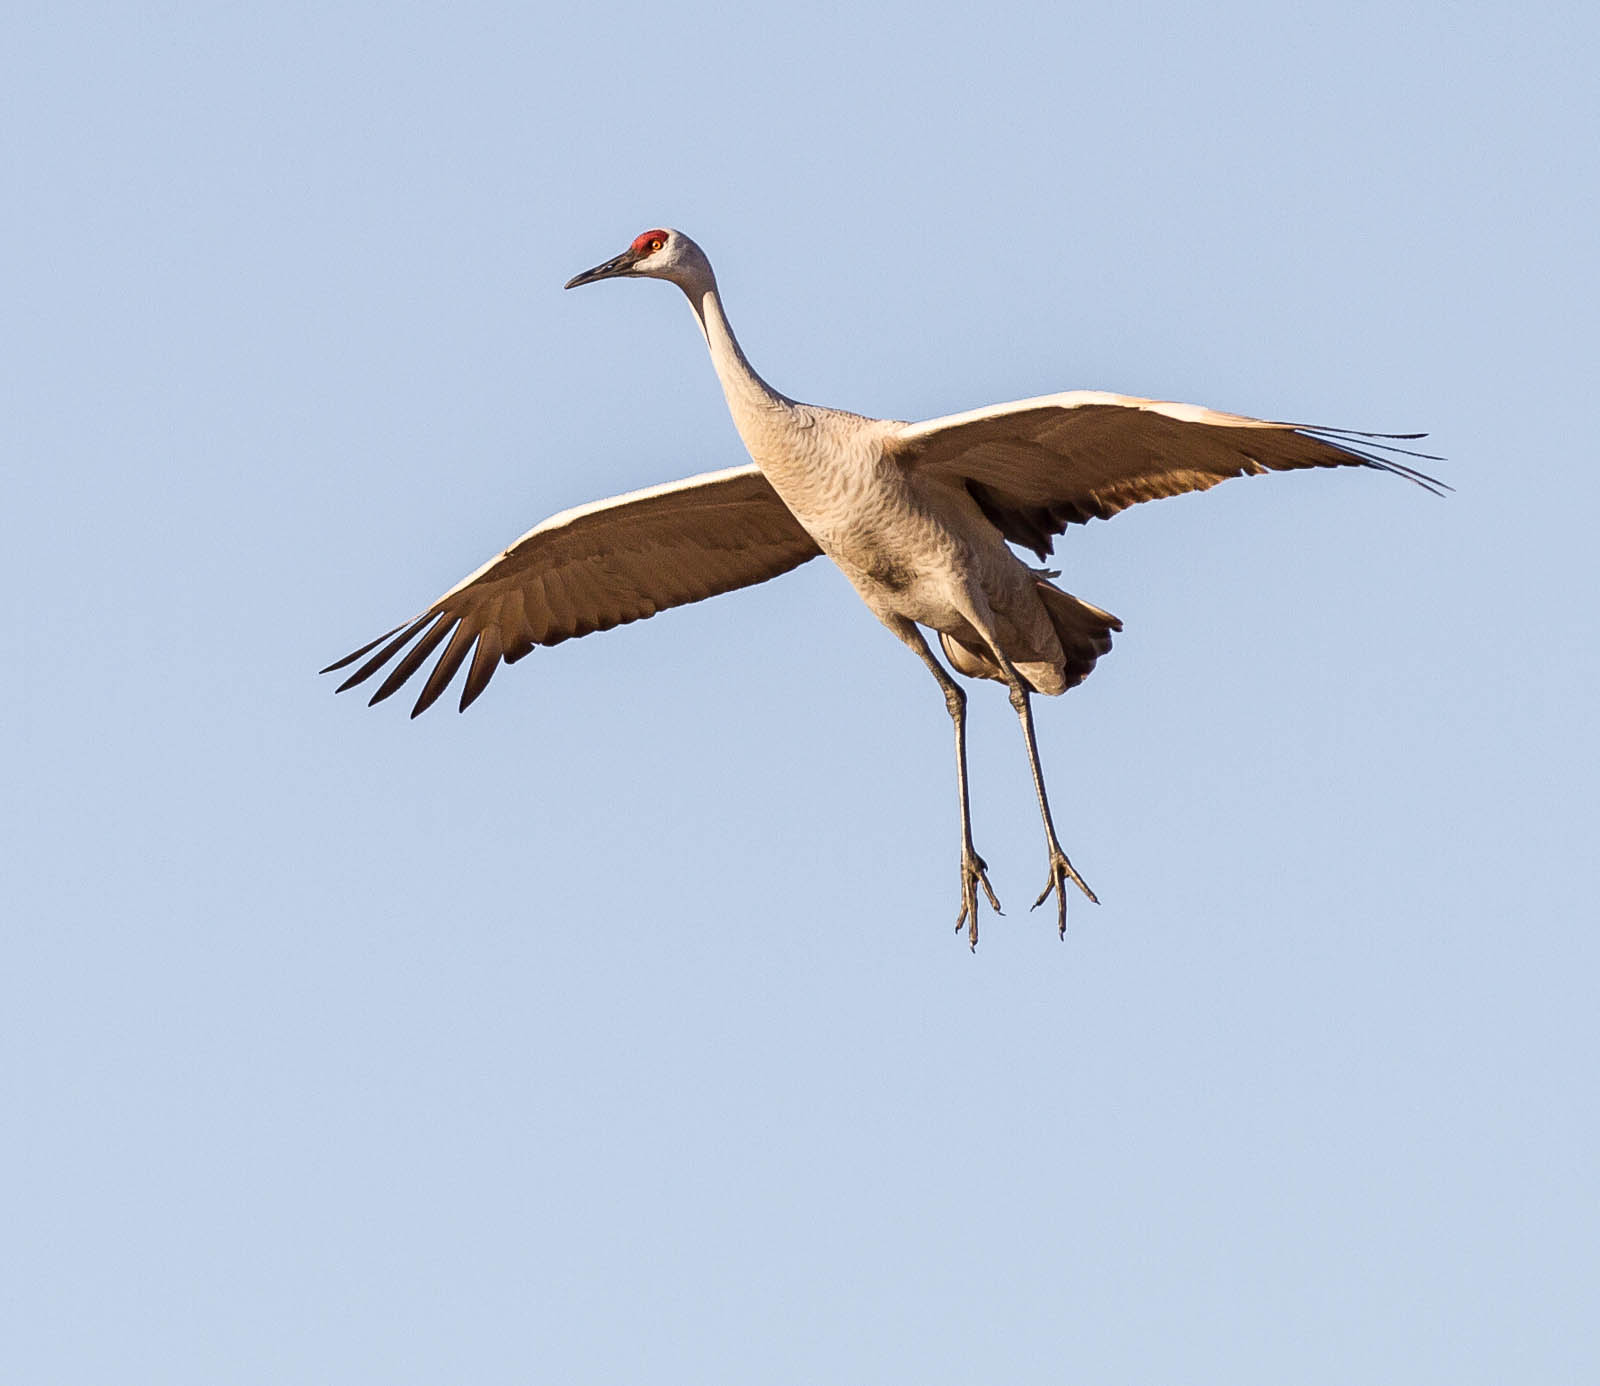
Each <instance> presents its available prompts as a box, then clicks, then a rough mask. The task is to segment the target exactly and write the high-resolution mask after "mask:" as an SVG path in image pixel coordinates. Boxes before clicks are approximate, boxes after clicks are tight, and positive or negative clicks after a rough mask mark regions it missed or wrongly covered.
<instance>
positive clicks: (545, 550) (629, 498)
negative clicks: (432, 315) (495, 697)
mask: <svg viewBox="0 0 1600 1386" xmlns="http://www.w3.org/2000/svg"><path fill="white" fill-rule="evenodd" d="M820 552H821V550H820V549H818V548H817V545H816V541H815V540H813V539H812V537H811V536H810V535H809V534H807V533H806V532H805V530H803V529H802V528H801V527H800V522H799V521H798V520H796V519H795V518H794V516H793V515H792V514H790V512H789V509H788V507H787V506H785V505H784V503H783V502H782V501H781V500H779V499H778V494H777V492H776V491H774V490H773V489H772V486H771V485H770V484H769V483H768V481H767V479H766V478H765V477H764V476H762V475H761V472H760V471H759V470H758V469H757V468H756V467H754V466H745V467H734V468H731V469H730V470H728V471H724V472H708V473H706V474H705V475H703V476H695V477H690V478H688V479H687V480H685V481H675V482H672V483H671V484H669V485H666V486H654V487H651V488H650V489H648V490H645V491H633V492H630V493H629V494H628V495H625V496H615V497H613V498H612V499H610V500H603V501H596V502H595V503H594V504H592V505H583V506H579V507H577V508H576V509H574V510H566V511H563V512H562V513H561V514H559V515H554V516H552V517H551V518H550V519H548V520H546V521H545V522H544V523H543V524H541V525H539V526H537V527H536V528H534V529H531V530H529V531H528V532H527V533H526V534H524V535H523V536H522V538H520V539H518V540H517V542H516V543H514V544H513V545H512V546H511V547H510V548H508V549H507V550H506V551H505V552H504V553H502V554H501V555H500V556H499V557H497V558H494V559H492V560H491V561H490V562H488V563H485V564H484V565H483V567H481V568H479V569H478V571H477V572H475V573H473V574H472V575H471V576H470V577H467V578H464V579H463V580H462V581H461V582H459V583H457V584H456V585H455V586H454V587H452V588H451V589H450V590H449V591H448V592H446V593H445V594H444V596H442V597H440V598H439V600H438V601H436V602H434V603H433V605H432V606H430V607H429V608H428V609H427V610H426V611H424V612H423V613H422V614H421V615H420V616H418V617H417V618H416V619H415V620H413V621H410V622H407V623H406V624H405V625H403V626H396V627H395V628H394V629H393V630H391V631H389V632H387V633H386V634H384V635H380V636H379V637H378V638H377V639H376V640H374V641H372V642H371V643H370V644H367V645H363V646H362V647H361V648H360V649H359V650H356V651H355V652H354V653H352V654H348V655H346V656H345V657H344V658H343V659H341V660H338V661H337V662H336V663H333V664H330V665H329V666H328V667H327V668H326V669H324V670H323V671H322V672H323V673H325V674H326V673H331V672H332V671H333V670H335V669H342V668H344V667H345V666H346V665H349V664H354V663H355V662H356V661H357V660H360V659H363V658H364V660H365V662H364V663H362V664H361V665H360V666H359V667H358V668H357V669H356V670H355V672H354V673H352V674H351V675H350V676H349V677H348V678H346V679H345V681H344V682H343V683H341V684H340V685H339V690H338V691H339V692H341V693H342V692H344V690H345V689H347V688H353V687H355V686H356V685H357V684H359V683H364V682H365V681H366V680H367V679H369V678H371V677H372V676H373V675H374V674H376V673H377V672H378V671H379V670H380V669H382V668H383V667H384V666H385V665H388V664H389V663H390V662H391V661H394V667H393V668H392V669H390V670H389V673H388V675H387V677H385V679H384V681H383V682H382V683H381V684H379V685H378V689H377V691H376V692H375V693H374V694H373V695H372V699H371V701H372V702H374V703H378V702H382V701H383V700H384V699H385V698H387V697H388V696H389V695H390V694H392V693H393V692H395V690H396V689H398V688H399V687H400V686H401V685H402V684H403V683H405V682H406V681H407V680H408V679H409V678H411V676H412V675H413V674H415V673H416V672H417V670H418V669H420V668H421V667H422V666H423V665H424V664H425V663H427V661H428V660H429V659H430V658H431V657H432V655H433V653H434V651H435V650H437V649H439V647H440V646H441V645H442V646H443V647H444V649H443V653H442V654H440V655H439V657H438V659H437V661H436V662H435V663H434V666H433V671H432V672H431V673H430V674H429V676H428V681H427V682H426V683H425V684H424V685H423V688H422V692H421V694H420V695H419V696H418V698H417V702H416V706H415V707H413V708H412V710H411V715H412V716H413V717H415V716H416V715H417V714H418V713H419V712H423V711H425V710H426V709H427V708H429V707H431V706H432V705H433V703H434V702H435V700H437V698H438V697H439V695H440V694H441V693H443V692H444V690H445V688H446V686H447V685H448V684H449V683H450V680H451V679H452V678H453V677H454V676H455V674H456V671H457V670H459V669H460V667H461V666H462V664H464V663H466V661H467V657H468V656H469V655H470V656H471V658H472V663H471V667H470V668H469V669H468V671H467V681H466V685H465V686H464V687H463V688H462V690H461V710H462V711H463V712H465V711H466V710H467V707H468V706H469V705H470V704H471V703H472V702H473V700H474V699H476V698H477V696H478V695H479V694H480V693H482V692H483V690H484V688H485V687H486V686H487V685H488V683H489V680H490V678H492V677H493V675H494V671H495V670H496V669H497V668H498V667H499V666H500V663H501V661H502V660H503V661H504V662H505V663H507V664H514V663H515V662H516V661H517V660H519V659H521V658H522V657H523V656H524V655H526V654H527V653H528V652H529V651H530V650H532V649H533V648H534V646H535V645H556V644H559V643H560V642H561V641H563V640H570V639H572V638H573V637H574V636H579V635H588V634H589V633H590V632H591V631H596V630H609V629H610V628H611V627H612V626H619V625H623V624H625V623H626V622H628V621H639V620H643V619H644V618H645V617H646V616H654V615H655V614H656V612H658V611H664V610H665V609H666V608H668V607H671V606H683V605H685V604H686V603H688V602H697V601H700V600H702V599H703V598H705V597H714V596H716V595H717V594H718V593H720V592H731V591H733V590H734V589H735V588H738V587H751V586H754V585H755V584H756V583H758V582H765V581H766V580H767V579H768V578H775V577H777V576H778V575H779V574H780V573H786V572H788V571H789V570H790V569H791V568H795V567H798V566H799V565H800V564H802V563H804V562H805V561H806V560H807V559H809V558H815V557H816V556H817V555H818V554H819V553H820ZM402 652H403V653H402Z"/></svg>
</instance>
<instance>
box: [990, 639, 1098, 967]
mask: <svg viewBox="0 0 1600 1386" xmlns="http://www.w3.org/2000/svg"><path fill="white" fill-rule="evenodd" d="M996 655H997V656H998V658H999V662H1000V668H1001V671H1002V672H1003V673H1004V674H1005V676H1006V683H1007V684H1008V685H1009V686H1010V688H1011V706H1012V707H1014V708H1016V710H1017V719H1018V720H1019V721H1020V722H1021V723H1022V735H1023V737H1024V739H1025V740H1026V741H1027V743H1028V764H1029V766H1030V767H1031V768H1032V770H1033V788H1034V792H1035V793H1037V794H1038V796H1039V813H1040V816H1041V817H1043V819H1044V835H1045V839H1046V841H1047V842H1048V843H1049V846H1050V878H1049V880H1047V881H1046V882H1045V886H1044V890H1043V891H1042V892H1041V893H1040V895H1039V898H1038V899H1037V900H1035V901H1034V902H1033V908H1034V909H1038V908H1039V906H1040V905H1042V904H1044V902H1045V901H1046V900H1048V899H1049V898H1050V893H1051V891H1054V892H1055V897H1056V928H1057V930H1058V932H1059V933H1060V934H1061V937H1063V938H1065V937H1066V936H1067V882H1068V881H1071V882H1072V883H1073V884H1074V885H1075V886H1077V887H1078V889H1079V890H1081V891H1082V892H1083V893H1084V894H1085V895H1087V896H1088V897H1089V898H1090V899H1091V900H1093V901H1094V903H1095V904H1097V905H1098V904H1099V903H1100V901H1099V898H1098V897H1097V896H1096V895H1095V893H1094V891H1092V890H1090V889H1089V887H1088V886H1087V885H1086V884H1085V883H1084V879H1083V877H1082V876H1080V875H1079V874H1078V872H1077V869H1076V868H1075V867H1074V866H1073V865H1072V863H1071V862H1070V861H1069V860H1067V854H1066V853H1065V852H1063V851H1062V850H1061V843H1060V841H1059V840H1058V839H1057V837H1056V825H1055V823H1054V822H1053V821H1052V820H1051V817H1050V798H1049V795H1047V794H1046V793H1045V788H1044V772H1043V771H1042V770H1041V769H1040V768H1039V744H1038V742H1037V741H1036V740H1035V739H1034V735H1033V706H1032V704H1031V703H1030V702H1029V700H1028V685H1027V684H1025V683H1024V682H1023V681H1022V676H1021V675H1020V674H1019V673H1017V671H1016V668H1015V666H1014V665H1013V664H1012V663H1011V661H1010V660H1009V659H1007V658H1006V657H1005V656H1004V655H1001V654H999V652H998V650H996Z"/></svg>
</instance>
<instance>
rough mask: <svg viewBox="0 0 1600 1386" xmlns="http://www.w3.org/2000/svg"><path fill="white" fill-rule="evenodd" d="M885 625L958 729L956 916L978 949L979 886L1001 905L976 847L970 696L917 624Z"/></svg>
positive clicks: (893, 621)
mask: <svg viewBox="0 0 1600 1386" xmlns="http://www.w3.org/2000/svg"><path fill="white" fill-rule="evenodd" d="M884 624H885V625H886V626H888V627H889V629H890V630H892V631H893V632H894V633H895V634H896V635H898V636H899V637H900V638H901V639H902V640H904V641H905V643H906V644H907V645H909V646H910V647H911V649H912V650H913V651H914V652H915V653H916V656H917V658H918V659H920V660H921V661H922V662H923V663H924V664H926V665H927V666H928V672H929V673H931V674H932V675H933V677H934V678H935V679H937V680H938V683H939V689H940V691H941V692H942V693H943V694H944V705H945V707H946V708H948V709H949V711H950V720H951V721H952V722H953V723H954V724H955V729H956V787H957V789H959V791H960V793H961V913H960V914H958V915H957V916H956V932H957V933H960V932H961V926H962V925H963V924H965V925H966V926H967V942H968V943H969V944H971V945H972V947H973V948H974V949H976V948H977V946H978V887H979V886H980V885H981V886H982V887H983V893H984V894H985V895H987V896H988V897H989V907H990V908H991V909H992V910H994V912H995V913H996V914H999V913H1000V912H1001V911H1000V902H999V901H998V900H997V899H995V895H994V891H993V890H992V889H991V888H990V885H989V877H988V874H987V872H988V867H987V866H986V865H985V864H984V860H983V858H982V857H980V856H979V855H978V853H977V850H976V849H975V848H974V847H973V845H972V809H971V806H970V805H969V804H968V802H967V695H966V693H965V692H964V691H963V690H962V688H961V685H960V684H958V683H957V682H956V681H955V680H954V679H953V678H951V677H950V675H949V674H947V673H946V672H945V668H944V665H942V664H940V663H939V661H938V659H936V658H935V657H934V653H933V651H932V650H930V649H929V648H928V642H927V641H926V640H924V639H923V637H922V632H921V631H920V630H918V629H917V626H916V623H915V622H913V621H907V620H905V619H903V618H901V617H895V618H892V619H888V618H885V619H884Z"/></svg>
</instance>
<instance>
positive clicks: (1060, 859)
mask: <svg viewBox="0 0 1600 1386" xmlns="http://www.w3.org/2000/svg"><path fill="white" fill-rule="evenodd" d="M1068 881H1071V882H1072V883H1073V885H1075V886H1077V887H1078V889H1079V890H1081V891H1082V892H1083V893H1084V894H1085V895H1087V896H1088V897H1089V899H1090V901H1091V902H1093V903H1094V904H1096V905H1098V904H1099V903H1100V897H1099V896H1098V895H1096V894H1095V893H1094V891H1092V890H1090V889H1089V887H1088V885H1087V884H1086V883H1085V881H1084V879H1083V877H1082V876H1080V875H1079V874H1078V870H1077V868H1076V867H1075V866H1073V864H1072V863H1071V862H1070V861H1068V860H1067V854H1066V853H1065V852H1063V851H1062V850H1061V849H1060V848H1059V847H1054V846H1053V847H1051V849H1050V879H1049V880H1048V881H1046V882H1045V887H1044V889H1043V890H1042V891H1041V892H1040V894H1039V898H1038V899H1037V900H1035V901H1034V902H1033V908H1034V909H1038V908H1039V906H1040V905H1042V904H1044V902H1045V901H1046V900H1048V899H1049V898H1050V895H1051V893H1052V892H1054V894H1055V897H1056V931H1057V932H1058V933H1059V934H1060V935H1061V937H1062V938H1065V937H1066V936H1067V882H1068Z"/></svg>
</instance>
